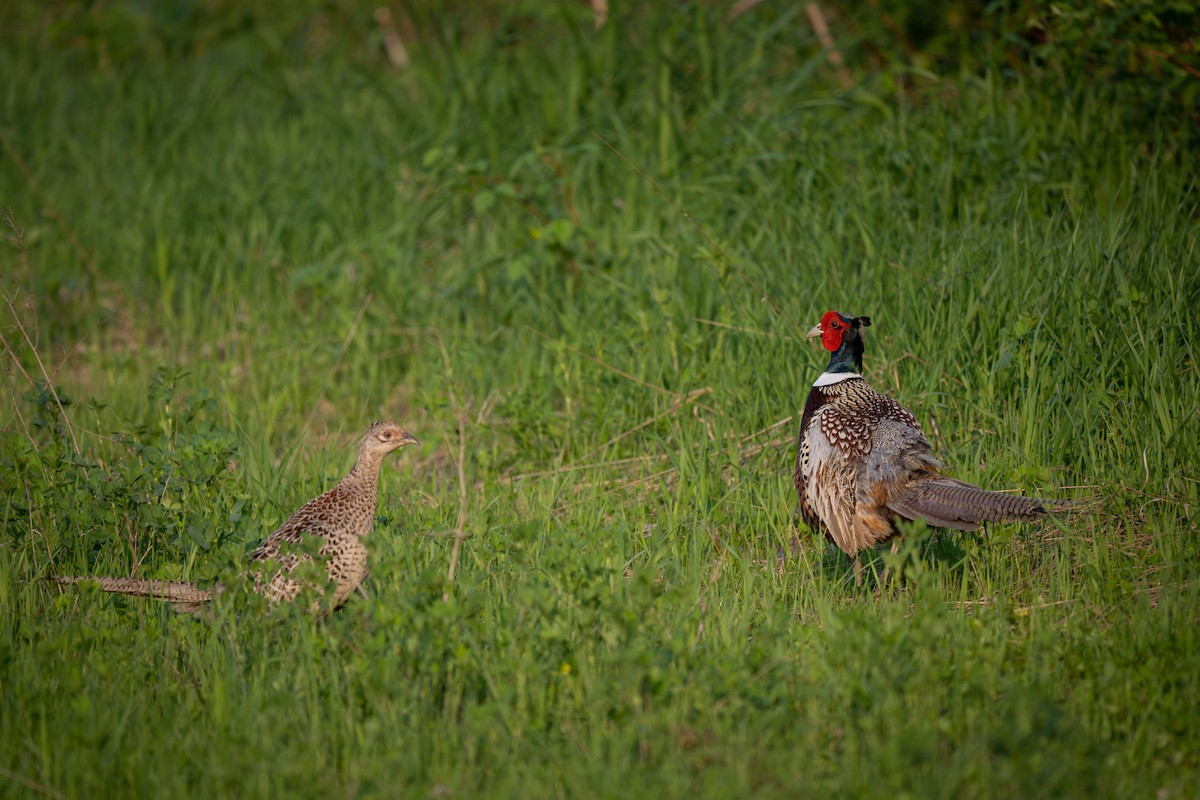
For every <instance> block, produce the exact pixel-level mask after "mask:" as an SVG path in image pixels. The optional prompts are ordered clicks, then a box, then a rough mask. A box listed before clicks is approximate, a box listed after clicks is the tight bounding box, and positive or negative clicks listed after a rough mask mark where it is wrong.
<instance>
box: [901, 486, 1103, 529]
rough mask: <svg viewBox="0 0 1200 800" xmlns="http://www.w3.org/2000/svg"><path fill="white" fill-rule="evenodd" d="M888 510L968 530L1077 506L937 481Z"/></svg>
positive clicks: (903, 498) (931, 522)
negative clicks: (985, 524) (981, 525)
mask: <svg viewBox="0 0 1200 800" xmlns="http://www.w3.org/2000/svg"><path fill="white" fill-rule="evenodd" d="M888 507H889V508H891V509H892V510H893V511H895V512H896V513H898V514H900V515H901V516H904V517H907V518H908V519H922V520H925V522H927V523H929V524H930V525H935V526H938V527H942V528H954V529H957V530H962V531H970V530H975V529H976V528H978V527H979V526H980V524H981V523H984V522H1019V521H1028V520H1034V519H1037V518H1038V517H1041V516H1043V515H1045V514H1056V513H1063V512H1067V511H1072V510H1075V509H1077V508H1078V507H1079V506H1078V504H1076V503H1072V502H1069V501H1063V500H1039V499H1037V498H1036V497H1024V496H1022V495H1019V494H1006V493H1004V492H989V491H988V490H986V489H980V488H979V487H978V486H972V485H971V484H969V483H963V482H962V481H956V480H953V479H951V478H938V479H935V480H931V481H926V482H924V483H922V484H920V485H919V486H917V487H915V488H914V489H913V490H912V491H910V492H909V493H908V494H906V495H903V496H902V497H899V498H896V499H895V500H893V501H892V502H890V503H888Z"/></svg>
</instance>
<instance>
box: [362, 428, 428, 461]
mask: <svg viewBox="0 0 1200 800" xmlns="http://www.w3.org/2000/svg"><path fill="white" fill-rule="evenodd" d="M406 444H420V442H418V441H417V439H416V437H415V436H413V435H412V434H411V433H409V432H408V431H406V430H404V428H401V427H400V426H399V425H397V424H396V423H394V422H384V421H382V420H381V421H379V422H376V423H375V424H373V425H372V426H371V427H370V428H368V429H367V435H366V436H364V437H363V442H362V445H361V446H360V447H359V453H360V455H365V456H371V457H373V458H375V459H382V458H383V457H384V456H386V455H387V454H388V453H390V452H392V451H393V450H395V449H396V448H397V447H403V446H404V445H406Z"/></svg>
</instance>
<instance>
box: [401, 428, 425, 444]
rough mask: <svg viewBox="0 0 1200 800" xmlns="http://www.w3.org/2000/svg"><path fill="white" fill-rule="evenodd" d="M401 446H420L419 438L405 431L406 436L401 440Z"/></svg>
mask: <svg viewBox="0 0 1200 800" xmlns="http://www.w3.org/2000/svg"><path fill="white" fill-rule="evenodd" d="M400 444H402V445H405V444H420V442H418V441H417V437H415V436H413V435H412V434H411V433H409V432H408V431H405V432H404V436H402V437H401V438H400Z"/></svg>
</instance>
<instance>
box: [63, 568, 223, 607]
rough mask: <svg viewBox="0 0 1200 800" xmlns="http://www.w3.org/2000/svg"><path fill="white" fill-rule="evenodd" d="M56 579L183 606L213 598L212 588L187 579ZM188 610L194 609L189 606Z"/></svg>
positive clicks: (77, 577)
mask: <svg viewBox="0 0 1200 800" xmlns="http://www.w3.org/2000/svg"><path fill="white" fill-rule="evenodd" d="M54 580H55V581H56V582H58V583H59V584H62V585H63V586H69V585H71V584H75V583H95V584H97V585H98V586H99V587H100V588H101V589H102V590H104V591H106V592H115V593H117V594H131V595H136V596H138V597H152V598H154V599H155V600H165V601H167V602H169V603H178V604H181V605H183V606H195V605H196V604H199V603H207V602H209V601H210V600H212V590H211V589H201V588H200V587H199V586H197V585H196V584H194V583H188V582H186V581H147V580H137V579H134V578H89V577H87V576H83V575H56V576H55V577H54ZM186 610H194V608H187V609H186Z"/></svg>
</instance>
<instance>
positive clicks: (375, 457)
mask: <svg viewBox="0 0 1200 800" xmlns="http://www.w3.org/2000/svg"><path fill="white" fill-rule="evenodd" d="M382 463H383V456H382V455H380V454H378V453H359V454H358V460H357V461H355V462H354V466H353V467H352V468H351V469H350V477H352V478H353V479H354V480H356V481H359V482H363V481H366V482H369V483H378V482H379V466H380V464H382Z"/></svg>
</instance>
